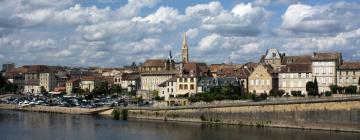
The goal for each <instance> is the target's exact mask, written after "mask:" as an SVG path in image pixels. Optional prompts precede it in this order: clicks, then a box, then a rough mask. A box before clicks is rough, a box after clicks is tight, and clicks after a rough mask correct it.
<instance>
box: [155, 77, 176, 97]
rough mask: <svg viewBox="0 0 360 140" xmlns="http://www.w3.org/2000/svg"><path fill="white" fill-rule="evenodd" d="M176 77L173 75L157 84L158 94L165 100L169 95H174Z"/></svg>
mask: <svg viewBox="0 0 360 140" xmlns="http://www.w3.org/2000/svg"><path fill="white" fill-rule="evenodd" d="M176 79H177V77H173V78H171V79H169V80H167V81H165V82H163V83H161V84H160V85H159V96H160V97H164V99H165V101H168V100H169V98H170V97H175V95H176V92H177V90H176V87H177V83H176Z"/></svg>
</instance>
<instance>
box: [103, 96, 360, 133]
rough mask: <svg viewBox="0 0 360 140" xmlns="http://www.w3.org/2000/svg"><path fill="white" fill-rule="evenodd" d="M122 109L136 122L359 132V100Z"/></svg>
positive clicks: (109, 111)
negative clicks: (201, 123) (139, 120)
mask: <svg viewBox="0 0 360 140" xmlns="http://www.w3.org/2000/svg"><path fill="white" fill-rule="evenodd" d="M119 109H127V110H128V117H129V118H137V119H155V120H164V121H188V122H203V123H224V124H238V125H252V126H257V127H265V126H269V127H285V128H300V129H319V130H334V131H351V132H360V98H351V99H314V100H300V101H282V102H278V101H276V102H271V101H270V102H252V103H251V102H250V103H241V104H232V105H223V106H219V105H218V106H187V107H167V108H119ZM110 113H111V110H108V111H106V112H102V113H100V114H103V115H104V114H105V115H106V114H107V115H109V114H110Z"/></svg>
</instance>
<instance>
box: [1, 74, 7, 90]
mask: <svg viewBox="0 0 360 140" xmlns="http://www.w3.org/2000/svg"><path fill="white" fill-rule="evenodd" d="M6 84H7V80H6V78H5V77H4V76H3V75H2V74H1V73H0V88H3V87H5V85H6Z"/></svg>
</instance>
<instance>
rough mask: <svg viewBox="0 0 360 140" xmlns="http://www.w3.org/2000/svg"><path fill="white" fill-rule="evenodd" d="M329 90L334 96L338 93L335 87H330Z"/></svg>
mask: <svg viewBox="0 0 360 140" xmlns="http://www.w3.org/2000/svg"><path fill="white" fill-rule="evenodd" d="M329 88H330V90H331V93H332V94H336V93H337V91H338V86H337V85H330V86H329Z"/></svg>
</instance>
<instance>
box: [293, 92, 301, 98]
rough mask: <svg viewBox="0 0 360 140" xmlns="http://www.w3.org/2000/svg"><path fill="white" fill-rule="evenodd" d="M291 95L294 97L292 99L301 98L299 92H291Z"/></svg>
mask: <svg viewBox="0 0 360 140" xmlns="http://www.w3.org/2000/svg"><path fill="white" fill-rule="evenodd" d="M291 95H292V96H294V97H301V96H303V95H302V94H301V91H291Z"/></svg>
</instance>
